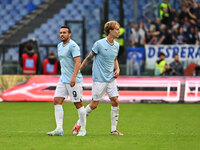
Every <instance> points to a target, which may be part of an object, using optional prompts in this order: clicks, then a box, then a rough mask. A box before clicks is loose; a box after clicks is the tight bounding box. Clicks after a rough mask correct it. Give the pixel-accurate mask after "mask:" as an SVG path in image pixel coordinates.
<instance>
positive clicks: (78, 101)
mask: <svg viewBox="0 0 200 150" xmlns="http://www.w3.org/2000/svg"><path fill="white" fill-rule="evenodd" d="M70 37H71V31H70V28H69V27H67V26H62V27H61V28H60V40H61V41H62V42H61V43H59V44H58V46H57V50H58V57H59V61H60V65H61V77H60V80H59V82H58V84H57V87H56V91H55V95H54V109H55V119H56V125H57V128H56V129H55V130H54V131H51V132H48V133H47V134H48V135H51V136H54V135H56V136H60V135H63V134H64V132H63V114H64V112H63V107H62V103H63V101H64V99H65V98H67V97H68V96H69V97H70V100H71V102H73V103H74V105H75V106H76V108H77V110H78V115H79V120H80V126H81V127H80V130H79V132H78V133H77V136H85V135H86V134H87V133H86V110H85V108H84V106H83V104H82V81H83V77H82V74H81V73H80V70H79V69H80V66H81V58H80V48H79V46H78V45H77V44H76V43H75V42H74V41H73V40H72V39H70Z"/></svg>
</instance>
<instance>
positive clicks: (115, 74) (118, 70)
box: [113, 57, 120, 78]
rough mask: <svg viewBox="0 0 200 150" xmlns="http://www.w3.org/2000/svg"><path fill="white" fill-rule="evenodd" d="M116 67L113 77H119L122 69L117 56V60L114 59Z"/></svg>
mask: <svg viewBox="0 0 200 150" xmlns="http://www.w3.org/2000/svg"><path fill="white" fill-rule="evenodd" d="M114 68H115V72H114V76H113V78H118V77H119V72H120V69H119V63H118V60H117V57H116V58H115V61H114Z"/></svg>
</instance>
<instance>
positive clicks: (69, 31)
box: [60, 25, 71, 33]
mask: <svg viewBox="0 0 200 150" xmlns="http://www.w3.org/2000/svg"><path fill="white" fill-rule="evenodd" d="M60 28H61V29H62V28H67V29H68V33H71V30H70V28H69V27H68V26H66V25H64V26H61V27H60Z"/></svg>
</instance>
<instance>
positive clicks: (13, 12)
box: [0, 0, 44, 35]
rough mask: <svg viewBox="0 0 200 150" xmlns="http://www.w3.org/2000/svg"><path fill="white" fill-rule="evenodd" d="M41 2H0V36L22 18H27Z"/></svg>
mask: <svg viewBox="0 0 200 150" xmlns="http://www.w3.org/2000/svg"><path fill="white" fill-rule="evenodd" d="M43 1H44V0H34V1H33V2H30V1H29V0H14V1H11V0H1V5H0V10H1V13H0V18H1V28H0V35H1V34H3V33H4V32H5V31H7V30H8V29H9V28H10V27H12V26H14V25H15V24H16V23H18V22H19V21H20V20H21V19H22V18H23V17H25V16H27V15H28V14H29V13H30V12H31V11H33V10H34V9H35V8H36V7H38V6H39V5H40V4H41V3H42V2H43Z"/></svg>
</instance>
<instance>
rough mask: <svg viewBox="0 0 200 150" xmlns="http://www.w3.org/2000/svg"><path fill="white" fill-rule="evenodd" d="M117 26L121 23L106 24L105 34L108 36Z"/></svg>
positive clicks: (110, 22) (109, 22)
mask: <svg viewBox="0 0 200 150" xmlns="http://www.w3.org/2000/svg"><path fill="white" fill-rule="evenodd" d="M116 25H119V23H118V22H117V21H108V22H106V24H105V25H104V33H105V34H106V35H108V34H109V33H110V30H114V28H115V26H116ZM119 27H120V25H119Z"/></svg>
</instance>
